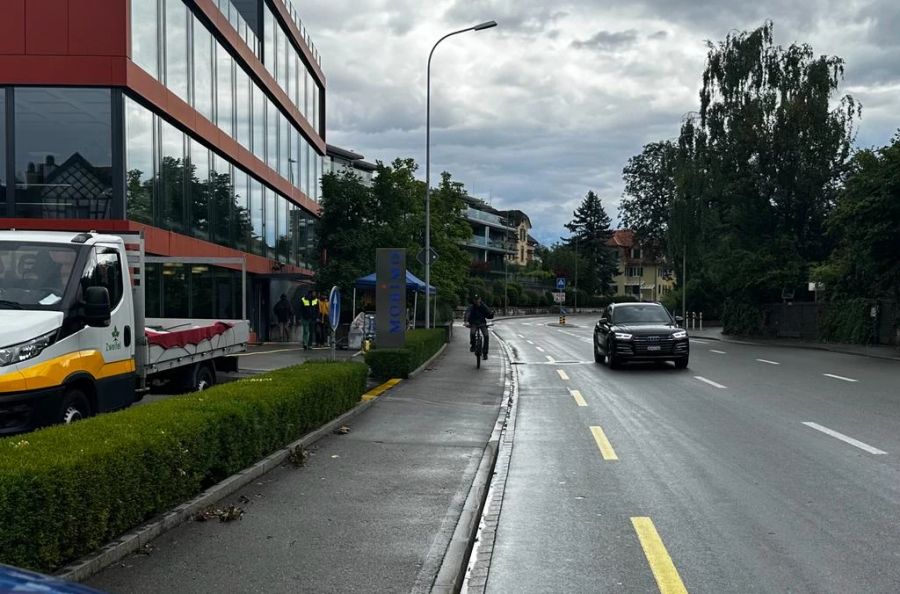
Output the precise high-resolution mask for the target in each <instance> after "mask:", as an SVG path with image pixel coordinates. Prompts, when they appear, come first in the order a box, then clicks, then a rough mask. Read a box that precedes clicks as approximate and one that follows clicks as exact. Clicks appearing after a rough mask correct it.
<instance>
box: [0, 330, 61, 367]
mask: <svg viewBox="0 0 900 594" xmlns="http://www.w3.org/2000/svg"><path fill="white" fill-rule="evenodd" d="M56 332H57V331H56V330H54V331H53V332H48V333H47V334H44V335H42V336H38V337H37V338H34V339H32V340H29V341H28V342H22V343H19V344H14V345H12V346H8V347H4V348H2V349H0V367H4V366H6V365H12V364H14V363H20V362H22V361H27V360H28V359H32V358H34V357H37V356H38V355H40V354H41V351H43V350H44V349H45V348H47V347H48V346H50V345H51V344H53V342H54V341H55V340H56Z"/></svg>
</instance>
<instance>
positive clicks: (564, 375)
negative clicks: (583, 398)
mask: <svg viewBox="0 0 900 594" xmlns="http://www.w3.org/2000/svg"><path fill="white" fill-rule="evenodd" d="M556 373H558V374H559V378H560V379H561V380H563V381H564V382H567V381H569V375H568V374H567V373H566V372H565V371H563V370H562V369H557V370H556Z"/></svg>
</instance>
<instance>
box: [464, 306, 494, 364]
mask: <svg viewBox="0 0 900 594" xmlns="http://www.w3.org/2000/svg"><path fill="white" fill-rule="evenodd" d="M492 319H494V310H493V309H491V308H490V307H488V306H487V305H485V304H484V303H482V301H481V296H479V295H475V297H473V298H472V304H471V305H469V308H468V309H467V310H466V315H465V317H464V319H463V321H464V322H465V324H466V326H468V327H469V350H470V351H472V352H474V351H475V333H476V332H477V331H478V330H479V329H481V335H482V337H483V339H484V344H483V346H482V348H481V351H482V355H483V358H485V359H487V355H488V336H489V333H488V331H487V321H488V320H492Z"/></svg>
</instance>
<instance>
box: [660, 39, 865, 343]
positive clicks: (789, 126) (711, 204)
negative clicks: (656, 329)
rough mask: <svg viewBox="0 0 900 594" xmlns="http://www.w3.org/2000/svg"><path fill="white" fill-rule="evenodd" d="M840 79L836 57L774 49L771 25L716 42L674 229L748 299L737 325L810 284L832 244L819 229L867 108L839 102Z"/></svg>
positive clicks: (717, 279) (702, 269) (705, 267)
mask: <svg viewBox="0 0 900 594" xmlns="http://www.w3.org/2000/svg"><path fill="white" fill-rule="evenodd" d="M842 77H843V60H842V59H841V58H838V57H829V56H816V55H814V53H813V50H812V48H811V47H810V46H809V45H806V44H803V45H797V44H793V45H791V46H789V47H787V48H784V47H781V46H776V45H775V44H774V42H773V25H772V23H770V22H769V23H766V24H765V25H763V26H762V27H760V28H758V29H756V30H754V31H751V32H749V33H748V32H743V33H734V34H729V35H728V37H727V38H726V39H725V41H723V42H720V43H718V44H712V43H710V45H709V53H708V55H707V65H706V69H705V71H704V73H703V86H702V90H701V92H700V111H699V114H698V118H696V119H694V118H691V119H689V120H688V121H686V122H685V123H684V125H683V127H682V134H681V137H680V139H679V153H680V158H679V161H678V168H679V170H678V171H677V172H676V176H675V177H676V187H677V194H676V204H675V206H674V208H673V213H674V216H673V220H672V226H673V229H672V234H671V235H672V237H673V238H681V242H682V243H683V245H687V246H690V245H693V246H699V248H700V249H699V250H698V252H697V253H696V254H695V257H693V258H691V255H692V254H690V253H689V259H688V262H689V263H691V262H692V261H693V263H694V264H693V265H692V270H696V271H697V272H696V273H695V275H696V276H699V277H700V278H704V279H706V282H708V283H709V284H710V288H711V289H714V290H715V291H717V292H718V293H719V295H720V297H721V298H722V299H723V300H725V302H726V304H727V303H728V302H729V301H732V302H735V303H740V304H742V305H741V306H740V307H737V308H736V309H735V311H740V312H743V313H741V314H740V315H741V316H743V317H744V320H743V321H741V322H740V323H739V324H738V325H737V326H733V328H734V329H736V330H752V329H753V328H752V326H753V325H754V324H757V323H758V319H754V317H755V316H756V314H754V313H753V310H754V308H758V305H759V304H760V303H761V302H762V301H765V300H768V299H777V298H778V297H780V293H781V289H782V288H783V287H796V286H800V285H803V284H804V283H805V282H806V280H808V272H809V266H810V263H812V262H818V261H821V260H822V259H823V258H824V257H825V256H827V254H828V252H829V250H830V248H831V246H830V244H829V243H828V241H827V235H826V234H825V233H824V224H825V220H826V217H827V215H828V213H829V211H830V210H831V208H832V207H833V205H834V202H835V199H836V196H837V192H838V188H839V186H840V182H841V179H842V178H843V176H844V173H845V171H846V164H847V160H848V157H849V153H850V146H851V143H852V139H853V135H854V121H855V119H856V118H857V117H858V116H859V112H860V110H859V106H858V104H857V103H856V102H855V100H854V99H853V98H852V97H850V96H844V97H840V98H835V97H834V95H835V94H836V93H837V90H838V87H839V85H840V82H841V80H842ZM832 106H834V107H832ZM676 227H677V228H676ZM698 260H699V262H698ZM690 276H691V275H690V274H689V277H690ZM689 298H690V292H689ZM744 306H746V307H744ZM727 310H728V308H727V307H726V312H725V316H726V320H725V322H726V330H727V329H728V327H729V320H728V319H727V317H728V311H727ZM756 318H758V316H756Z"/></svg>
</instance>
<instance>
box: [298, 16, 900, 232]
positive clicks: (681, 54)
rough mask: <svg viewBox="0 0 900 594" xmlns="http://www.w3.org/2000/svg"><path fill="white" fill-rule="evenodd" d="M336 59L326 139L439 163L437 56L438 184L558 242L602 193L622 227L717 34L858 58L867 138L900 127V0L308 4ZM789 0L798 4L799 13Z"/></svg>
mask: <svg viewBox="0 0 900 594" xmlns="http://www.w3.org/2000/svg"><path fill="white" fill-rule="evenodd" d="M294 2H295V4H296V6H297V8H298V10H299V12H300V14H301V18H303V19H304V21H305V23H306V25H307V28H308V29H309V31H310V33H311V35H312V37H313V41H314V42H315V43H316V45H317V46H318V48H319V51H320V52H321V54H322V61H323V67H324V69H325V74H326V77H327V81H328V89H327V110H328V111H327V139H328V142H329V143H331V144H335V145H338V146H342V147H344V148H349V149H353V150H356V151H358V152H361V153H362V154H364V155H365V156H366V158H367V159H368V160H371V161H375V160H382V161H391V160H393V159H394V158H395V157H398V156H411V157H413V158H415V159H416V160H417V161H419V162H420V163H422V164H423V166H422V169H421V170H420V174H421V177H422V178H423V179H424V175H425V171H424V160H425V87H426V85H425V80H426V79H425V70H426V68H425V67H426V60H427V56H428V51H429V50H430V48H431V46H432V44H433V43H434V42H435V41H436V40H437V39H438V38H439V37H441V36H442V35H443V34H445V33H447V32H450V31H453V30H455V29H460V28H464V27H467V26H471V25H474V24H477V23H479V22H482V21H486V20H491V19H493V20H496V21H497V22H498V23H499V24H500V26H499V27H498V28H495V29H489V30H486V31H482V32H470V33H466V34H463V35H459V36H455V37H452V38H450V39H448V40H446V41H444V42H443V43H442V44H441V46H440V47H439V48H438V50H437V52H436V53H435V58H434V60H433V62H432V155H431V157H432V172H433V173H432V181H434V180H435V179H436V178H437V175H436V174H437V173H439V172H440V171H442V170H447V171H450V172H451V173H452V174H453V175H454V177H455V178H456V179H458V180H459V181H462V182H463V183H465V185H466V186H467V188H468V189H469V191H470V193H472V194H474V195H476V196H479V197H480V198H483V199H485V200H487V201H489V202H490V203H491V204H493V205H494V206H495V207H497V208H518V209H521V210H524V211H525V212H527V213H528V214H529V215H530V217H531V220H532V222H533V224H534V226H535V229H534V231H533V233H534V235H535V236H536V237H537V238H538V239H539V240H541V241H542V242H545V243H552V242H554V241H556V240H558V239H559V237H560V236H561V235H564V234H565V229H564V228H563V224H564V223H566V222H567V221H568V220H570V219H571V215H572V210H573V209H574V208H575V207H576V206H577V205H578V203H579V202H580V201H581V199H582V197H583V196H584V194H585V193H586V192H587V191H588V190H594V191H596V192H597V193H598V194H599V195H600V196H601V198H602V199H603V202H604V205H605V207H606V209H607V212H608V213H609V214H610V215H611V216H612V217H613V218H614V219H615V218H616V216H617V212H618V203H619V200H620V199H621V195H622V185H623V184H622V168H623V166H624V165H625V164H626V162H627V160H628V158H629V157H630V156H632V155H634V154H636V153H638V152H640V150H641V147H642V146H643V145H644V144H646V143H648V142H652V141H656V140H661V139H666V138H674V137H676V136H677V134H678V129H679V124H680V121H681V118H682V116H683V115H684V114H685V113H686V112H689V111H692V110H696V109H698V91H699V88H700V76H701V74H702V71H703V67H704V61H705V56H706V46H705V42H706V40H721V39H724V37H725V35H727V33H728V32H729V31H730V30H732V29H738V30H746V29H752V28H755V27H757V26H759V25H761V24H762V23H763V22H764V21H765V20H766V19H771V20H773V21H774V23H775V37H776V43H779V44H781V45H787V44H790V43H792V42H806V43H810V44H811V45H812V46H813V49H814V51H815V53H816V54H831V55H838V56H841V57H843V58H844V59H845V60H846V62H847V64H846V79H845V83H844V86H843V88H842V92H843V93H849V94H852V95H853V96H854V97H855V98H856V99H858V100H859V101H860V102H861V103H862V105H863V116H862V120H861V122H860V126H859V132H858V135H857V145H858V146H863V147H869V146H878V145H883V144H886V143H887V142H888V141H889V140H890V138H891V137H892V136H893V135H894V133H895V132H896V131H897V129H898V128H900V60H898V59H897V58H898V51H900V35H898V33H897V32H898V31H900V2H898V1H897V0H868V1H861V0H840V1H838V0H807V1H806V2H802V3H801V2H790V3H786V2H783V0H753V1H750V2H747V1H746V0H632V1H631V2H621V1H617V2H610V1H608V0H562V1H555V2H549V1H544V2H541V1H538V0H430V1H428V2H421V1H420V0H362V1H360V0H331V1H330V2H301V1H300V0H294ZM785 5H790V7H785Z"/></svg>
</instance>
